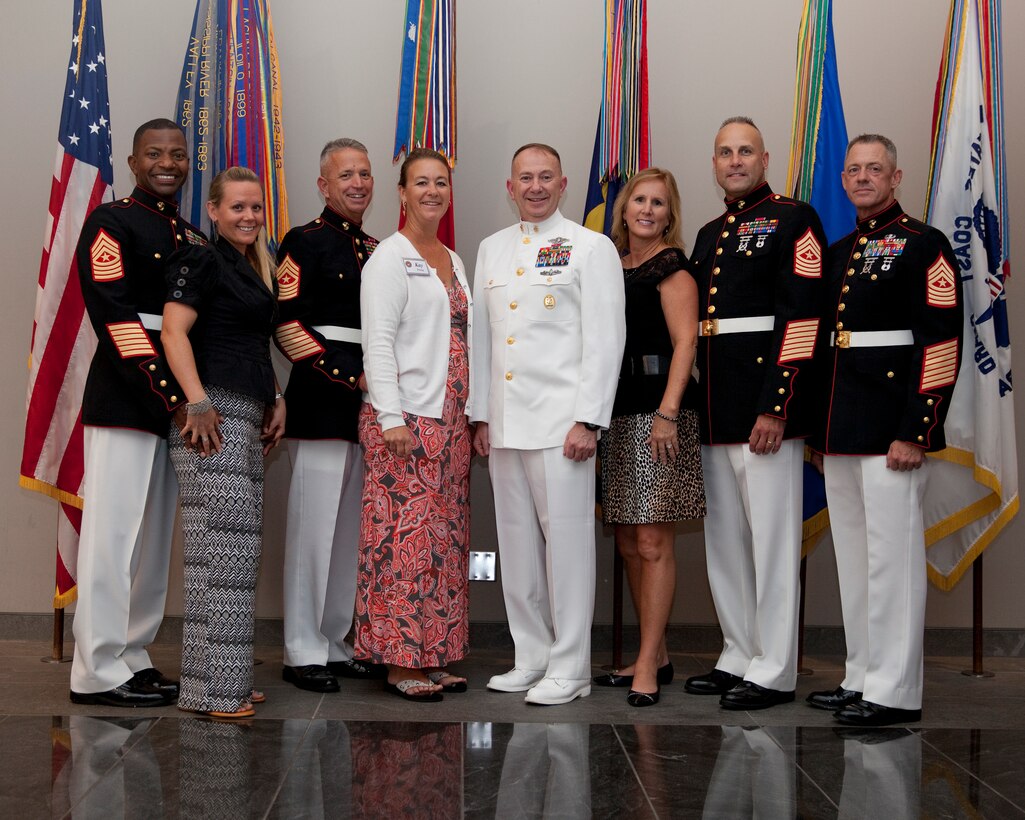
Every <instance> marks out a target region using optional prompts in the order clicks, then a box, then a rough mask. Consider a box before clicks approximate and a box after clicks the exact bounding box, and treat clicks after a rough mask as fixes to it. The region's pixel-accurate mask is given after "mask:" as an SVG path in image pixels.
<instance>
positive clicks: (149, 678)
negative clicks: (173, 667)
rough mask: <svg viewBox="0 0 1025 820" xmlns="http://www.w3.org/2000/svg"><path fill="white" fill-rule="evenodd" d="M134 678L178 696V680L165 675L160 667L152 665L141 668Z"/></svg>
mask: <svg viewBox="0 0 1025 820" xmlns="http://www.w3.org/2000/svg"><path fill="white" fill-rule="evenodd" d="M132 680H133V681H134V682H135V683H140V684H143V685H149V686H152V687H153V688H154V689H157V690H159V691H161V692H163V693H165V694H167V695H170V696H171V697H175V698H176V697H178V681H176V680H172V679H171V678H167V677H164V675H163V674H161V672H160V670H159V669H154V668H153V667H152V666H151V667H150V668H149V669H140V670H139V671H138V672H136V673H135V674H134V675H132Z"/></svg>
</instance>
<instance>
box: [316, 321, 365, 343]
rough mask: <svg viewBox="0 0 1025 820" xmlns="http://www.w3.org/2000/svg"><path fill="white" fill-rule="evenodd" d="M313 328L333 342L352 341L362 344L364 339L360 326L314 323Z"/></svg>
mask: <svg viewBox="0 0 1025 820" xmlns="http://www.w3.org/2000/svg"><path fill="white" fill-rule="evenodd" d="M313 329H314V330H315V331H317V333H319V334H320V335H321V336H323V337H324V338H325V339H330V340H331V341H332V342H352V343H353V344H357V345H358V344H360V343H361V342H362V341H363V331H361V330H360V329H359V328H358V327H339V326H338V325H314V326H313Z"/></svg>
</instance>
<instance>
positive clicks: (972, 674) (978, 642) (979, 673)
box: [961, 553, 994, 678]
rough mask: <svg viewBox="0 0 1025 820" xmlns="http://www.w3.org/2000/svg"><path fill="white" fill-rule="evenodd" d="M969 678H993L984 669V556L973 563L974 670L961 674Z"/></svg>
mask: <svg viewBox="0 0 1025 820" xmlns="http://www.w3.org/2000/svg"><path fill="white" fill-rule="evenodd" d="M961 674H962V675H966V676H967V677H969V678H992V677H994V673H993V672H987V671H986V670H985V669H983V667H982V554H981V553H980V554H979V556H978V557H977V558H976V559H975V560H974V561H972V668H971V669H964V670H962V672H961Z"/></svg>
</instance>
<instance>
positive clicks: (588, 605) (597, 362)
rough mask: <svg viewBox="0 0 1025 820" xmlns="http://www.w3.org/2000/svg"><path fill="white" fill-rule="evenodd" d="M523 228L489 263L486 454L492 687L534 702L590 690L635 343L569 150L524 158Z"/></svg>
mask: <svg viewBox="0 0 1025 820" xmlns="http://www.w3.org/2000/svg"><path fill="white" fill-rule="evenodd" d="M506 187H507V189H508V191H509V196H510V197H511V198H512V199H513V201H514V202H515V203H516V206H517V208H518V210H519V216H520V221H519V222H518V223H517V224H515V225H513V226H512V227H509V228H506V229H505V230H502V231H499V232H498V233H496V234H493V235H492V236H489V237H488V238H487V239H485V240H484V241H483V242H482V243H481V245H480V250H479V252H478V254H477V267H476V272H475V274H474V305H475V309H476V310H477V312H478V313H477V317H476V328H475V331H474V332H475V336H474V345H475V348H476V351H475V352H476V355H475V358H474V372H473V377H474V379H475V380H476V381H475V385H476V386H475V396H476V399H475V403H474V405H473V406H472V407H471V408H470V411H469V415H470V420H471V421H475V422H477V428H476V431H475V434H474V448H475V450H476V451H477V453H478V454H480V455H482V456H487V455H489V454H490V462H489V469H490V473H491V483H492V487H493V489H494V494H495V521H496V525H497V529H498V543H499V551H500V553H501V561H502V588H503V591H504V594H505V606H506V611H507V614H508V618H509V631H510V632H511V633H512V637H513V642H514V643H515V645H516V660H515V667H514V668H513V669H512V670H510V671H509V672H506V673H504V674H501V675H495V676H494V677H492V678H491V680H490V681H489V682H488V688H489V689H493V690H496V691H499V692H524V691H525V692H527V695H526V701H527V702H528V703H534V704H540V705H553V704H558V703H568V702H569V701H571V700H573V699H574V698H577V697H584V696H586V695H588V694H590V692H591V687H590V679H591V619H592V616H593V611H594V584H595V563H594V542H595V536H594V529H595V522H594V486H595V471H594V455H595V451H596V449H597V439H598V433H599V430H600V429H602V428H604V427H607V426H608V424H609V420H610V418H611V416H612V402H613V398H614V396H615V392H616V382H617V381H618V378H619V365H620V360H621V359H622V356H623V345H624V343H625V340H626V322H625V306H624V292H623V269H622V266H621V265H620V262H619V255H618V254H617V253H616V249H615V246H614V245H613V244H612V242H611V240H609V239H608V238H607V237H605V236H603V235H601V234H598V233H595V232H594V231H589V230H587V229H586V228H583V227H581V226H580V225H578V224H576V223H575V222H571V221H570V220H568V219H566V218H565V217H564V216H563V215H562V214H561V213H560V212H559V199H560V198H561V196H562V194H563V192H564V191H565V190H566V177H564V176H563V174H562V163H561V160H560V158H559V154H558V152H556V150H555V149H554V148H552V147H550V146H547V145H542V144H539V143H531V144H529V145H525V146H523V147H522V148H520V149H519V150H518V151H517V152H516V153H515V154H514V155H513V161H512V176H511V177H510V178H509V180H508V182H507V183H506Z"/></svg>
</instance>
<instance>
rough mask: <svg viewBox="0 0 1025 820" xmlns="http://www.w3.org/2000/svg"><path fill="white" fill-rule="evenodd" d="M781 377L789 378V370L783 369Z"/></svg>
mask: <svg viewBox="0 0 1025 820" xmlns="http://www.w3.org/2000/svg"><path fill="white" fill-rule="evenodd" d="M783 378H784V379H789V378H790V371H789V370H784V371H783Z"/></svg>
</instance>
